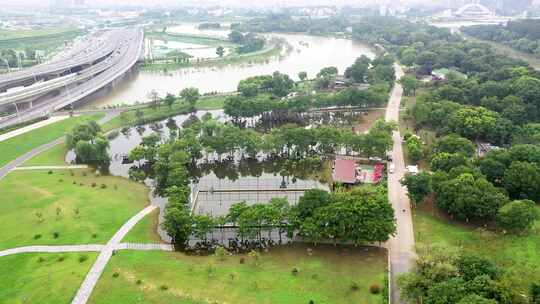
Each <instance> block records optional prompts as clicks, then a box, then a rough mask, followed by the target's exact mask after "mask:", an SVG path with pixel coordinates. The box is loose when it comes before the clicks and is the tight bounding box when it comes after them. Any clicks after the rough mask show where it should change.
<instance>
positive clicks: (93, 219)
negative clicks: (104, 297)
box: [0, 170, 148, 250]
mask: <svg viewBox="0 0 540 304" xmlns="http://www.w3.org/2000/svg"><path fill="white" fill-rule="evenodd" d="M70 172H73V174H74V176H71V174H70ZM84 174H86V176H84ZM93 183H95V185H96V186H95V187H92V184H93ZM101 185H106V188H105V189H102V188H101ZM0 193H1V194H2V196H1V197H2V199H1V200H0V250H1V249H6V248H13V247H18V246H25V245H64V244H91V243H100V244H103V243H106V242H107V241H108V240H109V239H110V238H111V237H112V235H113V234H114V233H115V232H116V231H117V230H118V229H119V228H120V227H121V226H122V224H124V223H125V222H126V221H127V220H128V219H129V218H131V217H132V216H133V215H135V214H136V213H137V212H138V211H140V210H141V209H143V208H144V207H145V206H146V205H147V204H148V189H147V188H146V187H145V186H144V185H142V184H139V183H135V182H133V181H130V180H128V179H125V178H121V177H114V176H99V177H96V176H95V175H94V174H93V173H92V172H91V171H90V170H71V171H70V170H55V171H53V172H52V174H48V171H47V170H32V171H14V172H11V173H10V174H9V175H8V176H6V177H5V178H4V179H3V180H2V181H0ZM77 209H78V210H79V214H78V215H77V212H76V210H77ZM57 211H59V213H60V214H59V215H57ZM37 213H41V214H42V219H43V221H41V222H40V220H39V217H38V215H37ZM55 232H57V233H58V234H59V235H58V236H57V237H56V238H55V236H54V233H55ZM37 235H40V236H37Z"/></svg>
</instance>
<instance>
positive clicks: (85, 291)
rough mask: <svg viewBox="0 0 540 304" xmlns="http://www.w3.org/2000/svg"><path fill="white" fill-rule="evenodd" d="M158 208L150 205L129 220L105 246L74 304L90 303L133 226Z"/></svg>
mask: <svg viewBox="0 0 540 304" xmlns="http://www.w3.org/2000/svg"><path fill="white" fill-rule="evenodd" d="M156 208H157V206H154V205H150V206H148V207H146V208H144V209H143V210H142V211H140V212H139V213H137V214H136V215H135V216H133V217H132V218H131V219H129V220H128V221H127V222H126V223H125V224H124V225H123V226H122V227H121V228H120V229H119V230H118V231H117V232H116V233H115V234H114V236H113V237H112V238H111V239H110V240H109V242H108V243H107V245H105V247H104V248H103V249H102V250H101V253H100V254H99V256H98V258H97V260H96V262H95V263H94V265H93V266H92V268H91V269H90V272H88V274H87V275H86V278H85V279H84V281H83V283H82V285H81V287H80V288H79V290H78V291H77V294H76V295H75V298H73V301H72V302H71V303H72V304H85V303H86V302H87V301H88V299H89V298H90V295H91V294H92V291H93V290H94V287H95V286H96V283H97V281H98V280H99V277H100V276H101V274H102V273H103V270H104V269H105V266H106V265H107V263H108V262H109V259H110V258H111V256H112V253H113V251H114V250H115V249H116V248H117V247H118V246H119V244H120V241H122V239H123V238H124V236H126V234H127V233H128V232H129V231H130V230H131V229H132V228H133V226H135V225H136V224H137V223H138V222H139V221H140V220H141V219H142V218H144V217H145V216H146V215H148V214H149V213H150V212H152V211H153V210H154V209H156Z"/></svg>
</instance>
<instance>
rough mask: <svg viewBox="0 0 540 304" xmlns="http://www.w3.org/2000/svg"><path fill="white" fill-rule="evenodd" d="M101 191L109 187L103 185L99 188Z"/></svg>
mask: <svg viewBox="0 0 540 304" xmlns="http://www.w3.org/2000/svg"><path fill="white" fill-rule="evenodd" d="M99 187H100V188H101V189H107V185H105V184H101V186H99Z"/></svg>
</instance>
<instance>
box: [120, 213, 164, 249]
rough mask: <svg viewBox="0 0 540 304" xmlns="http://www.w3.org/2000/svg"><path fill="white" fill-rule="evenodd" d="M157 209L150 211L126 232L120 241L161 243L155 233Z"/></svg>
mask: <svg viewBox="0 0 540 304" xmlns="http://www.w3.org/2000/svg"><path fill="white" fill-rule="evenodd" d="M158 215H159V209H156V210H154V211H152V212H151V213H150V214H148V215H147V216H145V217H144V218H143V219H142V220H141V221H140V222H138V223H137V225H135V227H133V229H131V231H129V232H128V234H127V235H126V236H125V237H124V239H123V240H122V242H129V243H162V240H161V238H160V237H159V235H158V234H157V225H158Z"/></svg>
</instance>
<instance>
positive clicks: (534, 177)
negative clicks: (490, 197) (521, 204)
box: [503, 161, 540, 202]
mask: <svg viewBox="0 0 540 304" xmlns="http://www.w3.org/2000/svg"><path fill="white" fill-rule="evenodd" d="M503 186H504V188H505V189H506V190H507V191H508V194H509V195H510V197H511V198H513V199H530V200H533V201H536V202H538V201H540V168H539V167H538V165H536V164H534V163H529V162H524V161H514V162H512V164H511V165H510V167H509V168H508V169H506V171H505V172H504V176H503Z"/></svg>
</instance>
